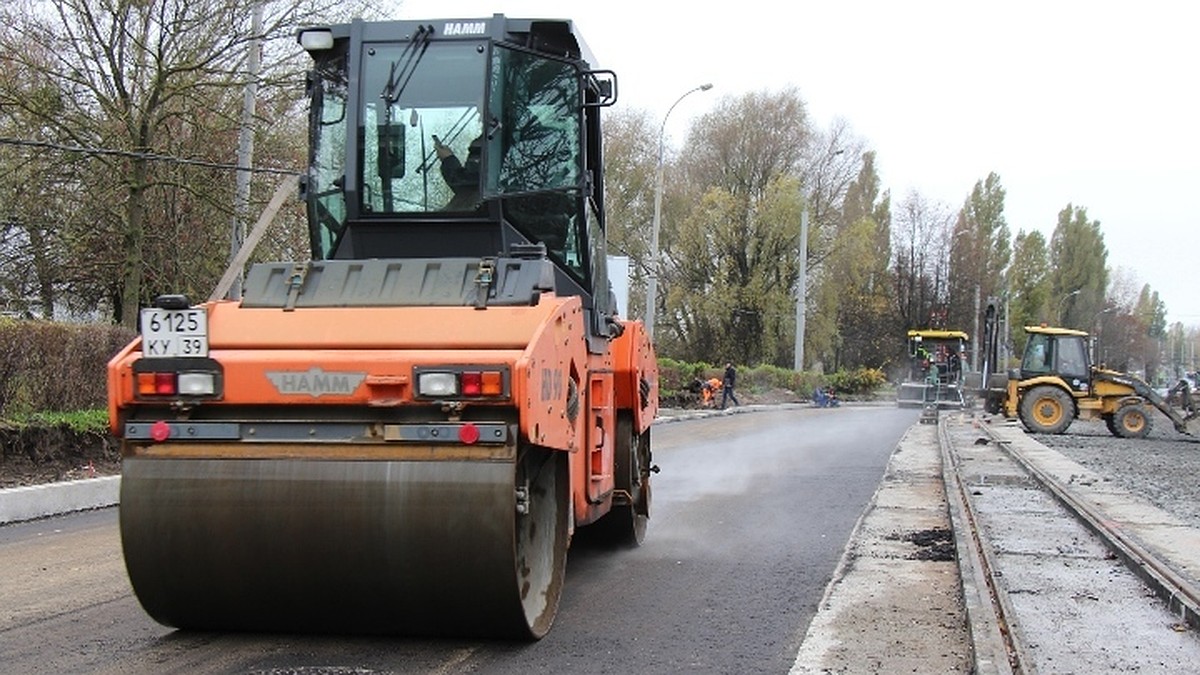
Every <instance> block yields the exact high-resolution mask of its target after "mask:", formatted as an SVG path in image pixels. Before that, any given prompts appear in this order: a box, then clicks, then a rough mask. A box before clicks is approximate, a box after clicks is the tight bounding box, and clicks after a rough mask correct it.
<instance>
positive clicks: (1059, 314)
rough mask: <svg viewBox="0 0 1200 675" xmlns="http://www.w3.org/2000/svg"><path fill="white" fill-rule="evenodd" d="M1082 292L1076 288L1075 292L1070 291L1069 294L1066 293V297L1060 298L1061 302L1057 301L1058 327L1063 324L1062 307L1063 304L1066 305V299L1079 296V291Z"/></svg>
mask: <svg viewBox="0 0 1200 675" xmlns="http://www.w3.org/2000/svg"><path fill="white" fill-rule="evenodd" d="M1082 290H1083V289H1082V288H1076V289H1075V290H1073V291H1071V292H1070V293H1067V294H1066V295H1064V296H1062V300H1059V301H1058V325H1060V326H1061V325H1062V322H1063V316H1062V313H1063V305H1064V304H1066V302H1067V298H1069V297H1071V296H1073V295H1079V291H1082Z"/></svg>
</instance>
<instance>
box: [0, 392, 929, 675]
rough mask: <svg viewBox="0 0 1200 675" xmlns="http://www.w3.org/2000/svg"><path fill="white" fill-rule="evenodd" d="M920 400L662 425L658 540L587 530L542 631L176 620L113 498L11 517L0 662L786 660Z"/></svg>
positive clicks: (691, 666) (778, 666)
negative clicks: (526, 634)
mask: <svg viewBox="0 0 1200 675" xmlns="http://www.w3.org/2000/svg"><path fill="white" fill-rule="evenodd" d="M915 421H916V412H915V411H912V410H900V409H896V408H892V407H889V406H881V407H869V408H856V407H843V408H839V409H834V410H817V409H796V410H772V411H766V412H748V413H745V414H735V415H727V416H720V417H714V418H708V419H701V420H692V421H685V422H675V423H670V424H662V425H658V426H656V427H655V428H654V430H653V434H652V435H653V443H654V460H655V463H656V464H658V465H659V466H660V467H661V468H662V473H660V474H658V475H657V476H655V478H654V502H653V511H652V517H651V521H650V528H649V534H648V535H647V540H646V544H645V545H644V546H643V547H641V548H639V549H635V550H617V551H613V550H605V549H603V548H601V547H598V546H596V545H594V544H592V543H590V542H588V541H587V539H586V537H584V536H580V537H578V538H577V540H576V542H575V543H574V545H573V546H572V549H571V553H570V556H569V562H568V568H567V584H566V589H565V591H564V594H563V601H562V605H561V607H560V609H559V614H558V618H557V620H556V622H555V625H554V628H553V629H552V630H551V632H550V634H549V635H548V636H547V637H546V638H544V639H543V640H541V641H539V642H536V643H509V642H481V641H466V640H461V641H460V640H413V639H404V638H391V639H381V638H358V637H345V636H317V637H314V636H286V635H284V636H280V635H254V634H251V635H244V634H214V633H187V632H178V631H174V630H172V629H169V628H165V627H162V626H160V625H158V624H156V623H154V622H153V621H152V620H150V619H149V617H147V616H146V615H145V614H144V613H143V612H142V611H141V608H140V607H139V605H138V603H137V600H136V599H135V598H134V597H133V595H132V593H131V591H130V588H129V582H128V580H127V579H126V577H125V572H124V566H123V563H122V561H121V554H120V543H119V537H118V532H117V526H116V524H117V513H116V510H115V509H108V510H104V511H97V512H92V513H86V514H79V515H75V516H70V517H64V518H55V519H50V520H45V521H39V522H33V523H25V524H19V525H14V526H8V527H3V528H0V663H2V664H4V666H3V670H5V671H7V672H23V673H62V672H90V673H131V672H132V673H183V672H187V673H197V672H204V673H375V672H379V673H408V672H414V673H416V672H420V673H451V672H486V673H563V672H572V673H604V672H640V673H667V672H680V671H690V672H767V673H770V672H779V673H782V672H787V670H788V669H789V668H790V667H791V665H792V662H793V660H794V659H795V655H796V651H797V650H798V648H799V645H800V641H801V639H802V637H803V635H804V632H805V630H806V628H807V626H808V624H809V622H810V620H811V618H812V616H813V613H814V611H815V609H816V606H817V603H818V602H819V600H820V598H821V595H822V593H823V591H824V588H825V585H826V584H827V583H828V581H829V578H830V575H831V574H832V573H833V570H834V568H835V566H836V565H837V562H838V558H839V557H840V555H841V552H842V549H843V547H844V546H845V544H846V541H847V539H848V538H849V536H850V534H851V531H852V529H853V527H854V524H855V522H856V520H857V519H858V517H859V515H860V514H861V513H862V512H863V509H864V508H865V506H866V505H867V503H868V501H869V500H870V498H871V495H872V494H873V493H874V491H875V488H876V486H877V484H878V483H879V480H880V477H881V476H882V474H883V471H884V468H885V466H886V464H887V460H888V457H889V455H890V454H891V452H892V450H893V449H894V448H895V446H896V443H897V442H898V440H899V438H900V437H901V436H902V435H903V433H904V431H905V430H906V429H907V428H908V427H909V426H911V425H912V424H913V423H914V422H915Z"/></svg>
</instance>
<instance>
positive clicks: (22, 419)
mask: <svg viewBox="0 0 1200 675" xmlns="http://www.w3.org/2000/svg"><path fill="white" fill-rule="evenodd" d="M5 421H7V422H8V423H9V424H11V425H12V426H14V427H18V428H20V427H58V426H62V427H66V428H68V429H70V430H71V431H76V432H83V433H86V432H97V433H101V432H105V431H107V430H108V410H105V409H95V410H75V411H71V412H34V413H27V414H18V415H15V416H13V417H10V418H8V419H7V420H5Z"/></svg>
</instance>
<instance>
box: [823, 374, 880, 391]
mask: <svg viewBox="0 0 1200 675" xmlns="http://www.w3.org/2000/svg"><path fill="white" fill-rule="evenodd" d="M886 383H887V375H885V374H884V372H883V371H882V370H880V369H878V368H859V369H857V370H839V371H837V372H836V373H833V374H831V375H830V376H829V385H830V386H831V387H833V389H834V391H836V392H837V393H838V395H839V396H842V395H846V394H849V395H851V396H870V395H872V394H874V393H875V392H876V390H878V389H879V388H880V387H882V386H883V385H884V384H886Z"/></svg>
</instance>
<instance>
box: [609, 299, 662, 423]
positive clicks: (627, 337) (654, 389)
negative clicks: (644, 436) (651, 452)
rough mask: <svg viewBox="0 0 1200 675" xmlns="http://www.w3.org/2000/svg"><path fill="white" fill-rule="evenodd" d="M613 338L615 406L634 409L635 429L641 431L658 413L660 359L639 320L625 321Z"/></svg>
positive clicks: (621, 408) (620, 408) (622, 408)
mask: <svg viewBox="0 0 1200 675" xmlns="http://www.w3.org/2000/svg"><path fill="white" fill-rule="evenodd" d="M622 325H623V326H624V330H623V331H622V333H621V335H620V336H619V337H617V338H616V339H615V340H613V343H612V349H613V365H614V368H615V369H616V373H615V376H616V382H615V384H616V407H617V409H618V410H629V411H631V412H632V413H633V429H634V431H636V432H637V433H642V432H643V431H645V430H646V429H649V428H650V425H651V424H652V423H653V422H654V418H655V417H657V416H658V361H657V359H656V358H655V354H654V345H652V344H650V338H649V336H648V335H647V334H646V329H645V327H644V326H643V325H642V322H640V321H625V322H623V324H622Z"/></svg>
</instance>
